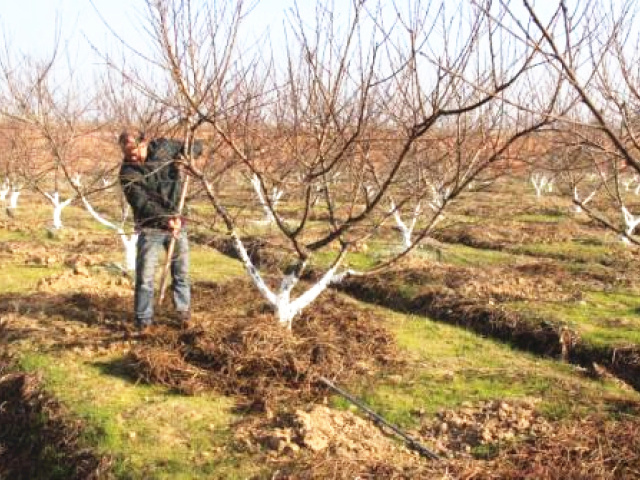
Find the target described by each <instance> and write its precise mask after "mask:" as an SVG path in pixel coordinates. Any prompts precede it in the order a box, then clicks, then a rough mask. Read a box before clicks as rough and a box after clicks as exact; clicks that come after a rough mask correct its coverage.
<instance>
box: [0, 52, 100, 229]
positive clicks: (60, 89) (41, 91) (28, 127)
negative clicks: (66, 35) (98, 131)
mask: <svg viewBox="0 0 640 480" xmlns="http://www.w3.org/2000/svg"><path fill="white" fill-rule="evenodd" d="M0 74H1V75H2V77H3V83H4V89H3V90H2V96H3V98H2V102H1V105H2V115H3V117H4V118H6V119H7V121H8V123H7V125H8V126H7V127H6V128H5V133H6V134H8V135H9V136H10V138H9V139H8V143H9V144H10V145H11V156H12V158H11V165H12V175H14V176H15V177H17V178H19V180H16V181H19V182H21V183H24V185H25V186H27V187H29V188H30V189H32V190H34V191H36V192H38V193H39V194H40V195H41V196H42V197H43V198H44V199H46V200H47V201H48V202H49V203H51V205H52V208H53V215H52V224H53V228H54V229H60V228H62V227H63V223H62V211H63V210H64V208H65V207H67V206H68V205H69V204H70V203H71V202H73V201H74V200H75V199H76V198H77V196H78V194H77V187H76V184H77V183H78V181H77V179H78V175H81V174H82V172H83V171H85V170H86V171H92V170H93V169H92V165H91V164H90V161H89V160H88V159H85V161H84V162H83V161H82V158H81V157H82V150H81V143H82V141H83V140H85V139H87V138H88V137H90V135H91V134H92V131H93V130H92V127H90V126H89V125H90V123H89V122H88V120H89V118H90V113H91V111H92V102H93V98H92V97H91V95H90V94H88V91H89V90H88V89H86V88H83V87H82V86H81V85H80V84H79V83H78V81H77V80H76V78H75V77H74V73H73V69H72V68H69V67H68V66H66V65H64V64H63V62H61V61H60V59H59V57H58V51H57V48H55V49H54V51H53V53H52V54H51V55H50V56H49V57H48V58H46V59H44V60H40V59H34V58H31V57H28V56H22V57H18V58H17V59H16V58H14V55H12V52H10V51H9V50H8V49H5V54H4V55H3V56H2V57H1V58H0Z"/></svg>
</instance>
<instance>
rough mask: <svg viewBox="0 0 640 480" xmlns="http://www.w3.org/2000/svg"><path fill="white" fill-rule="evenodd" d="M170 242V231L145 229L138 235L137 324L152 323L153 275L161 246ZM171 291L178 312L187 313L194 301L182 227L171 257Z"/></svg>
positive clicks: (187, 253)
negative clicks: (192, 300)
mask: <svg viewBox="0 0 640 480" xmlns="http://www.w3.org/2000/svg"><path fill="white" fill-rule="evenodd" d="M170 241H171V232H168V231H164V230H151V229H148V230H143V231H142V232H141V233H140V236H139V237H138V245H137V256H136V289H135V294H134V310H135V316H136V325H137V326H139V327H143V326H146V325H149V324H151V323H152V322H153V302H154V295H153V292H154V274H155V270H156V264H157V263H158V256H159V253H160V249H161V248H162V249H164V250H166V249H167V248H168V247H169V242H170ZM171 278H172V280H173V282H172V284H171V291H172V293H173V304H174V306H175V309H176V310H177V311H179V312H188V311H189V308H190V304H191V286H190V282H189V242H188V240H187V232H186V231H185V230H184V229H183V230H182V231H181V232H180V235H179V236H178V238H177V239H176V244H175V248H174V251H173V257H172V259H171Z"/></svg>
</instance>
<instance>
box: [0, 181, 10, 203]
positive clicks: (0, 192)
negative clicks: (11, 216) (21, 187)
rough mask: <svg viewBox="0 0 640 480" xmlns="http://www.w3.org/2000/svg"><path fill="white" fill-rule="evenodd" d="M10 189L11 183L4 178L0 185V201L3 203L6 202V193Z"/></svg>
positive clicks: (7, 193)
mask: <svg viewBox="0 0 640 480" xmlns="http://www.w3.org/2000/svg"><path fill="white" fill-rule="evenodd" d="M10 191H11V185H9V181H8V180H5V181H4V183H3V184H2V186H1V187H0V202H2V205H4V204H5V203H6V202H7V195H9V192H10Z"/></svg>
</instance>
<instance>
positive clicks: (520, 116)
mask: <svg viewBox="0 0 640 480" xmlns="http://www.w3.org/2000/svg"><path fill="white" fill-rule="evenodd" d="M324 3H325V2H319V3H318V4H317V6H316V10H315V12H314V15H312V16H311V20H310V17H309V16H308V15H305V14H303V13H302V11H301V10H300V8H301V7H300V8H298V7H295V8H294V9H293V10H292V11H291V12H290V15H289V18H288V23H287V24H286V32H287V35H286V38H287V41H286V44H285V46H284V47H283V48H282V50H283V51H284V54H280V53H279V52H275V51H270V52H268V53H267V51H266V50H265V47H264V45H265V44H268V42H265V41H263V42H260V49H256V48H255V45H251V44H248V42H242V41H241V40H242V39H247V38H250V36H249V35H246V34H245V35H243V34H242V33H241V32H242V30H241V29H242V25H243V19H244V16H245V15H246V14H250V13H251V12H250V11H245V10H244V6H245V5H244V2H236V3H234V4H233V6H232V5H231V3H229V2H222V3H221V4H215V5H211V4H207V5H202V4H199V3H197V2H190V1H181V2H177V1H176V2H172V1H169V0H159V1H148V2H147V7H148V17H149V24H150V27H149V31H150V33H151V41H152V43H153V45H154V46H155V49H154V52H153V56H152V55H151V54H149V55H148V56H147V57H146V58H150V59H151V60H152V67H150V68H153V74H152V75H150V76H152V77H153V78H154V81H155V82H156V84H157V83H158V82H164V83H162V85H164V89H158V88H157V85H156V86H152V85H149V84H146V85H145V84H144V81H142V80H140V82H139V85H140V91H141V92H144V93H146V94H147V95H148V97H149V98H153V99H156V101H158V102H159V103H161V104H162V105H163V106H165V107H166V108H167V111H169V112H172V114H173V118H174V121H173V123H172V125H171V127H173V134H174V135H176V134H179V135H182V136H183V138H184V139H185V141H186V142H187V144H189V142H190V141H191V140H192V139H193V138H195V137H199V138H204V139H206V140H207V142H208V143H209V147H210V152H211V154H210V155H208V156H207V158H206V161H205V162H201V163H196V161H195V160H193V159H192V158H191V157H190V156H189V154H188V152H187V155H186V158H185V164H186V167H187V170H188V171H189V172H190V174H191V175H192V176H193V177H195V179H196V180H197V181H198V183H199V184H200V185H202V187H203V189H204V191H205V192H206V197H207V198H208V199H209V200H210V201H211V203H212V205H213V206H214V209H215V212H216V213H217V215H218V216H219V218H221V219H222V222H223V224H224V226H225V229H226V233H227V234H228V235H229V237H230V238H231V240H232V242H233V244H234V246H235V249H236V250H237V253H238V256H239V257H240V258H241V259H242V261H243V262H244V264H245V267H246V269H247V272H248V273H249V275H250V277H251V279H252V281H253V283H254V284H255V286H256V287H257V289H258V290H259V291H260V292H261V294H262V295H263V297H264V298H265V299H266V301H267V302H268V303H269V304H270V305H271V306H272V308H273V309H274V311H275V312H276V315H277V317H278V319H279V321H280V322H281V323H282V324H283V325H286V326H288V327H290V326H291V323H292V321H293V319H294V317H295V316H296V315H298V314H299V313H300V312H301V311H302V309H304V308H305V307H306V306H307V305H309V304H310V303H311V302H312V301H314V300H315V299H316V298H317V297H318V295H320V294H321V293H322V292H323V291H324V289H326V287H327V286H328V285H329V284H330V283H332V282H335V281H340V279H342V278H344V276H345V275H348V274H350V273H353V271H352V270H351V269H349V268H348V265H347V264H345V259H346V258H347V256H348V254H349V252H351V251H353V250H354V249H355V248H356V247H357V245H358V244H359V243H361V242H362V241H363V240H366V239H371V238H375V236H376V235H377V234H378V233H379V232H380V227H381V225H382V224H383V223H384V222H385V221H386V220H387V219H388V218H389V215H390V214H391V213H390V210H389V206H390V202H391V201H393V205H394V207H393V211H395V212H400V211H404V209H405V208H407V206H408V205H409V203H411V202H413V205H417V204H419V203H420V202H422V201H425V202H426V203H428V204H430V205H431V206H430V207H428V208H420V209H417V210H418V212H429V213H428V215H421V216H420V218H416V221H415V224H414V228H416V232H415V233H414V235H413V237H412V238H410V239H409V241H408V242H406V243H405V244H404V247H403V248H402V249H401V250H400V251H399V252H392V254H391V255H390V257H389V258H388V259H387V260H386V261H385V262H383V264H384V265H387V264H389V263H390V262H392V261H393V260H394V259H397V258H399V257H401V256H402V255H406V254H407V253H408V252H409V251H411V250H412V249H413V248H414V247H415V245H417V244H418V243H419V242H420V241H421V240H423V239H424V238H425V237H426V236H428V234H429V232H430V230H431V228H432V227H433V225H434V224H435V222H436V221H437V220H438V217H439V216H440V215H441V214H442V212H443V211H444V209H445V208H446V206H447V205H448V204H449V203H450V202H451V201H452V200H453V199H454V198H456V197H457V196H458V195H459V194H460V192H462V191H463V190H464V189H467V190H468V187H469V185H470V184H471V182H472V181H473V180H474V179H482V178H485V179H491V178H495V177H496V176H498V175H500V172H501V170H500V168H499V167H500V161H501V160H503V159H504V158H505V156H508V155H509V154H511V153H512V150H513V149H514V148H517V143H518V141H519V140H520V139H521V138H523V137H524V136H526V135H527V134H528V133H530V132H532V131H535V130H537V129H539V128H540V127H541V126H543V125H544V124H546V122H548V112H549V111H551V109H552V108H553V105H554V103H555V94H554V92H557V91H558V89H559V86H558V85H559V84H558V85H556V84H553V82H551V85H550V86H551V88H548V89H547V92H544V93H543V92H540V93H539V96H535V97H533V98H532V97H531V96H530V94H529V95H528V96H526V97H525V96H524V95H525V93H524V92H525V90H526V87H527V86H529V85H530V82H531V78H532V77H531V75H532V71H533V70H535V69H536V68H539V66H536V64H535V58H536V55H537V52H536V50H535V48H509V46H508V45H504V43H503V39H502V38H500V35H502V34H501V33H500V31H499V29H497V28H496V22H495V21H494V19H493V17H492V16H491V15H490V14H488V13H487V10H490V9H489V6H490V2H487V4H486V5H484V6H483V7H482V8H481V7H477V6H474V5H472V4H468V5H464V6H458V7H450V4H447V3H446V2H441V3H437V2H429V3H427V4H423V3H421V2H419V1H416V2H410V5H409V6H407V5H399V4H397V5H396V4H392V5H388V4H384V3H383V2H380V3H374V2H366V1H357V2H352V3H351V4H350V5H349V8H348V9H347V10H345V11H341V12H340V15H338V12H336V11H335V10H333V9H331V8H329V7H328V6H326V5H325V4H324ZM498 13H499V14H500V15H502V14H504V13H505V11H504V10H503V11H502V12H501V13H500V12H498ZM338 18H341V20H340V21H338ZM386 19H392V20H391V21H390V22H391V23H389V21H388V20H386ZM499 49H500V52H498V50H499ZM551 73H552V75H551V78H556V77H557V76H556V77H554V76H553V72H551ZM131 75H132V76H134V75H135V73H132V74H131ZM136 78H138V79H141V78H142V75H137V76H136ZM159 91H161V92H164V95H163V96H162V98H158V92H159ZM523 105H525V107H526V108H523V107H522V106H523ZM169 132H171V131H170V130H169ZM438 136H440V137H442V140H441V141H440V142H439V143H438V142H436V141H435V140H434V138H436V137H438ZM447 142H449V143H448V147H446V146H445V145H447ZM239 178H252V179H253V182H254V186H255V188H256V189H257V190H259V192H260V193H261V197H262V200H261V202H262V205H261V207H262V208H263V209H265V210H266V211H268V212H269V214H270V216H269V218H270V219H271V220H272V221H273V224H274V225H275V228H274V230H275V231H276V232H277V233H278V240H273V241H272V243H274V244H275V245H276V246H277V247H278V248H280V249H281V250H282V252H284V254H285V257H286V261H284V262H283V264H282V265H280V279H279V281H278V280H275V281H274V277H273V275H272V274H269V275H266V272H264V271H262V270H260V269H259V268H258V266H257V265H255V264H254V263H253V261H252V259H251V257H250V255H249V253H248V252H247V249H246V247H245V245H244V244H243V241H242V238H241V237H242V232H241V230H240V223H239V218H240V215H239V213H238V212H239V211H242V210H243V208H244V207H243V206H238V201H237V198H234V195H233V191H234V189H235V188H237V183H234V182H237V181H238V179H239ZM274 191H278V192H282V193H281V195H283V197H282V198H283V199H284V200H282V199H280V198H279V197H278V198H276V197H275V196H273V195H272V192H274ZM277 200H279V201H277ZM412 208H414V211H415V206H414V207H412ZM310 265H311V266H314V271H315V272H316V275H315V277H314V278H315V279H316V280H315V281H314V282H315V283H313V284H312V285H311V286H304V285H302V284H301V282H300V279H301V278H302V276H303V274H304V273H305V271H306V270H308V268H309V266H310ZM320 267H322V269H323V270H322V271H321V272H320V273H317V272H318V271H319V270H318V269H319V268H320ZM271 273H273V272H271ZM294 289H295V291H294ZM294 297H295V298H294Z"/></svg>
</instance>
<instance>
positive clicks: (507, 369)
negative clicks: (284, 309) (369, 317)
mask: <svg viewBox="0 0 640 480" xmlns="http://www.w3.org/2000/svg"><path fill="white" fill-rule="evenodd" d="M377 310H379V311H380V310H382V311H383V312H384V315H385V316H386V317H387V318H388V319H389V321H388V322H387V323H388V326H389V327H390V328H391V329H392V330H393V332H394V333H395V335H396V338H397V341H398V343H399V345H400V347H401V349H402V351H403V352H405V353H406V354H407V355H408V356H409V358H410V360H409V366H408V367H407V369H406V371H404V372H403V373H402V374H401V375H393V374H392V375H380V376H378V377H377V378H375V379H373V380H372V379H368V380H367V381H366V382H362V383H360V384H358V385H355V386H354V387H353V388H354V389H355V390H356V392H357V395H358V396H359V397H360V398H362V399H363V400H364V401H365V402H366V403H367V404H368V405H369V406H371V407H372V408H373V409H374V410H375V411H377V412H379V413H381V414H382V415H383V416H384V417H385V418H386V419H388V420H390V421H392V422H394V423H396V424H399V425H401V426H403V427H412V426H415V425H416V423H417V421H418V419H417V417H416V413H415V412H418V411H420V412H423V413H426V414H434V413H436V412H437V411H439V410H441V409H447V408H456V407H458V406H460V405H461V404H462V403H463V402H477V401H481V400H492V399H507V400H508V399H518V398H527V399H532V398H533V399H536V400H538V401H539V408H540V409H541V410H543V411H549V412H553V414H554V415H555V416H556V417H559V416H563V417H566V416H570V415H577V414H579V413H580V412H584V411H587V410H591V409H595V408H597V406H596V405H597V404H598V403H599V402H600V401H601V399H602V398H606V397H610V398H614V397H618V396H624V395H630V396H631V397H632V398H635V399H638V397H639V396H638V394H637V393H631V394H626V393H623V392H622V391H620V390H618V388H617V387H616V386H614V385H613V384H607V385H603V384H601V383H599V382H594V381H591V380H587V379H581V378H579V377H578V376H577V375H576V372H575V371H574V369H573V367H571V366H569V365H566V364H562V363H558V362H555V361H553V360H544V359H540V358H538V357H535V356H534V355H532V354H527V353H523V352H519V351H515V350H512V349H511V348H510V347H509V346H506V345H504V344H500V343H497V342H494V341H491V340H487V339H483V338H480V337H478V336H477V335H475V334H473V333H471V332H468V331H466V330H463V329H459V328H456V327H451V326H448V325H443V324H439V323H435V322H432V321H431V320H429V319H427V318H424V317H415V316H410V315H402V314H397V313H393V312H390V311H387V310H384V309H377ZM603 396H604V397H603ZM334 404H335V405H336V406H338V407H341V408H347V407H348V404H347V402H346V401H345V400H342V399H335V400H334Z"/></svg>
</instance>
